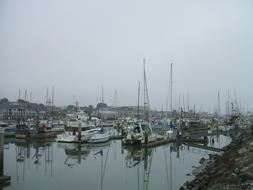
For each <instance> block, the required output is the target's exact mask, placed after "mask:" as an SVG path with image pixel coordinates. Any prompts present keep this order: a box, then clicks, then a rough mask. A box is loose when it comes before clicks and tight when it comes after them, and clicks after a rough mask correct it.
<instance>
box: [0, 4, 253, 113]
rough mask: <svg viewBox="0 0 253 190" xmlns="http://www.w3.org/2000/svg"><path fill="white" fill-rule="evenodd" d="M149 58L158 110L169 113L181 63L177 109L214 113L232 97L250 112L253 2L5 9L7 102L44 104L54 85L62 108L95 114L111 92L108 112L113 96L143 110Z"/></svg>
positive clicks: (0, 16)
mask: <svg viewBox="0 0 253 190" xmlns="http://www.w3.org/2000/svg"><path fill="white" fill-rule="evenodd" d="M144 57H145V58H146V62H147V65H146V69H147V76H148V89H149V93H150V104H151V107H152V108H156V109H158V110H160V109H161V108H162V107H163V109H165V107H166V97H167V91H168V86H169V77H170V75H169V73H170V63H171V62H173V63H174V67H173V68H174V71H173V75H174V77H173V81H174V82H173V87H174V90H173V96H174V98H173V102H174V107H175V105H176V104H178V99H179V98H178V97H179V95H180V94H181V97H182V96H183V94H184V96H185V102H186V94H187V93H189V96H190V104H191V105H193V104H196V106H197V109H199V110H202V111H203V110H206V111H208V110H209V107H210V111H213V109H214V107H215V105H216V102H217V93H218V91H220V96H221V105H222V107H223V106H224V104H225V101H226V99H227V98H226V97H227V91H228V89H230V94H231V97H232V98H234V91H236V94H237V97H238V99H239V98H240V101H241V104H242V106H244V107H245V109H246V107H247V106H246V105H248V108H249V109H252V108H253V98H252V97H253V89H252V85H251V82H252V81H253V74H252V73H253V1H252V0H243V1H242V0H191V1H189V0H184V1H183V0H155V1H154V0H152V1H151V0H124V1H123V0H106V1H105V0H22V1H20V0H1V1H0V97H4V96H7V97H9V98H10V99H11V100H15V99H17V97H18V89H21V90H22V94H24V90H25V89H27V90H28V92H29V93H30V91H32V94H33V95H32V96H33V101H38V102H45V96H46V88H47V86H48V87H50V88H51V86H53V85H54V86H55V98H56V100H55V102H56V104H57V105H64V104H72V103H73V99H75V100H78V101H79V102H80V104H81V105H89V104H93V105H95V104H96V102H97V99H98V98H101V86H104V99H105V102H106V103H108V104H109V105H111V104H112V103H113V96H114V91H115V90H117V92H118V98H117V104H118V105H136V104H137V85H138V80H140V81H143V79H142V78H143V77H142V72H143V66H142V59H143V58H144ZM22 96H23V97H24V95H22ZM73 97H74V98H73ZM223 110H224V108H223Z"/></svg>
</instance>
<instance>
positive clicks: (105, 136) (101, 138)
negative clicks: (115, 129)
mask: <svg viewBox="0 0 253 190" xmlns="http://www.w3.org/2000/svg"><path fill="white" fill-rule="evenodd" d="M109 140H110V133H109V132H108V131H107V130H106V129H104V128H101V129H100V130H99V131H97V132H96V133H95V134H93V135H92V136H91V137H90V138H89V139H88V143H103V142H107V141H109Z"/></svg>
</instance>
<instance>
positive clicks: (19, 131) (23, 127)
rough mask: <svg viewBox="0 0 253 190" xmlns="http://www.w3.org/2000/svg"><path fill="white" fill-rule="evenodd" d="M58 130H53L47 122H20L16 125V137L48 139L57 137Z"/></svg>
mask: <svg viewBox="0 0 253 190" xmlns="http://www.w3.org/2000/svg"><path fill="white" fill-rule="evenodd" d="M56 135H57V134H56V132H54V131H51V130H50V128H48V126H47V124H45V123H39V122H38V123H37V124H35V125H31V124H30V122H28V124H27V123H19V124H18V125H17V126H16V134H15V137H16V138H17V139H27V138H29V139H47V138H55V137H56Z"/></svg>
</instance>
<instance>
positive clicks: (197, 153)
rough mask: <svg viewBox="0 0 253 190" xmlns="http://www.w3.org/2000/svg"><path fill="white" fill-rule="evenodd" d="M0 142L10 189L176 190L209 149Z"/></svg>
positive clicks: (117, 144)
mask: <svg viewBox="0 0 253 190" xmlns="http://www.w3.org/2000/svg"><path fill="white" fill-rule="evenodd" d="M224 138H225V142H227V139H226V138H227V137H224ZM216 140H217V138H216V137H215V139H214V141H215V142H214V146H216V144H217V145H219V144H220V145H221V146H222V145H223V144H225V143H224V142H223V140H224V139H223V137H220V138H218V140H219V141H220V143H219V142H218V141H216ZM208 146H209V145H208ZM210 146H211V145H210ZM5 147H8V149H5V155H4V156H5V163H4V164H5V169H6V174H7V175H11V176H12V179H13V180H12V184H11V186H10V187H8V188H6V189H10V190H12V189H19V190H27V189H34V188H35V187H36V189H37V190H40V189H41V190H42V189H61V190H68V189H71V188H73V187H74V189H83V187H85V189H94V190H98V189H99V190H102V189H103V190H112V189H121V190H128V189H135V190H136V189H137V190H140V189H142V190H148V189H150V190H151V189H170V190H172V189H178V188H179V187H180V186H181V185H183V183H184V182H185V181H186V180H191V179H192V177H193V176H192V175H191V173H192V171H193V169H194V168H193V166H199V163H198V162H199V160H200V158H202V157H205V158H207V157H208V154H210V153H211V152H210V151H209V150H205V149H202V148H196V147H192V146H188V145H184V144H182V145H181V144H167V145H164V146H159V147H156V148H152V149H142V148H138V147H131V146H128V147H126V146H122V144H121V141H119V140H115V141H109V142H106V143H103V144H92V145H89V144H71V143H70V144H69V143H56V142H43V141H18V142H15V143H13V142H12V141H10V142H9V144H6V145H5ZM14 163H15V164H16V165H15V164H14ZM186 174H188V175H186ZM15 176H17V177H15ZM112 181H113V183H112ZM38 184H39V186H38ZM37 186H38V187H37Z"/></svg>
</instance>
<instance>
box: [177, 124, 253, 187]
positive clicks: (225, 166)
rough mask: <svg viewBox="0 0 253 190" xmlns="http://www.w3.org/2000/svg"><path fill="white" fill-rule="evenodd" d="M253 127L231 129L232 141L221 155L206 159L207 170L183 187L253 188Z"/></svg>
mask: <svg viewBox="0 0 253 190" xmlns="http://www.w3.org/2000/svg"><path fill="white" fill-rule="evenodd" d="M252 134H253V133H252V130H251V129H240V130H239V129H237V130H234V131H232V132H231V137H232V142H231V144H229V145H228V146H226V147H224V148H223V150H224V153H223V154H221V155H218V154H215V155H213V154H212V155H211V154H210V155H209V159H207V160H204V158H202V159H201V160H200V163H205V167H204V169H203V170H202V171H201V172H200V173H198V174H197V175H196V176H195V178H194V179H193V180H192V181H191V182H186V183H185V184H184V185H183V186H182V187H181V188H180V190H203V189H208V190H221V189H227V190H239V189H243V190H246V189H247V190H248V189H253V135H252Z"/></svg>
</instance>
